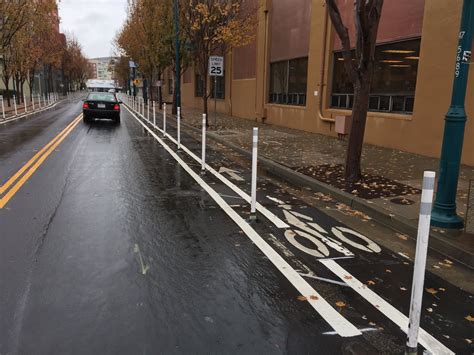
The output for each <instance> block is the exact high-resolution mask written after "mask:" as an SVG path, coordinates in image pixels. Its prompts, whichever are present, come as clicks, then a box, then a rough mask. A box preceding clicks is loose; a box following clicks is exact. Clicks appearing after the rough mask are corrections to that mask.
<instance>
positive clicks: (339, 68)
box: [331, 39, 421, 114]
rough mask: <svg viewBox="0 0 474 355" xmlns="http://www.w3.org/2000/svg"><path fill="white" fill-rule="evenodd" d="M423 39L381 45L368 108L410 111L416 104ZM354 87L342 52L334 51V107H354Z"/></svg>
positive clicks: (378, 50)
mask: <svg viewBox="0 0 474 355" xmlns="http://www.w3.org/2000/svg"><path fill="white" fill-rule="evenodd" d="M420 41H421V40H420V39H416V40H410V41H404V42H397V43H390V44H384V45H378V46H377V48H376V50H375V59H376V63H375V70H374V76H373V80H372V88H371V93H370V100H369V110H370V111H376V112H396V113H405V114H410V113H412V112H413V107H414V104H415V88H416V76H417V73H418V60H419V57H420ZM353 93H354V89H353V87H352V84H351V82H350V80H349V77H348V76H347V74H346V71H345V69H344V61H343V58H342V53H341V52H336V53H334V76H333V85H332V96H331V107H333V108H342V109H351V108H352V105H353V103H354V95H353Z"/></svg>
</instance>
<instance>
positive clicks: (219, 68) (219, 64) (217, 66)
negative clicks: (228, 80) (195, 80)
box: [209, 55, 224, 125]
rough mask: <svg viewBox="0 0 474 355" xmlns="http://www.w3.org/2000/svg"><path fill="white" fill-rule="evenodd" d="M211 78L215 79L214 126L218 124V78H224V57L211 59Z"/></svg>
mask: <svg viewBox="0 0 474 355" xmlns="http://www.w3.org/2000/svg"><path fill="white" fill-rule="evenodd" d="M209 76H213V77H214V125H216V124H217V77H218V76H221V77H222V76H224V57H221V56H216V55H213V56H210V57H209Z"/></svg>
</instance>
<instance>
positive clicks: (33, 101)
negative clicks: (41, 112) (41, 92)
mask: <svg viewBox="0 0 474 355" xmlns="http://www.w3.org/2000/svg"><path fill="white" fill-rule="evenodd" d="M31 106H32V107H33V112H34V111H35V95H33V94H32V95H31Z"/></svg>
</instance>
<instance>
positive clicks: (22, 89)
mask: <svg viewBox="0 0 474 355" xmlns="http://www.w3.org/2000/svg"><path fill="white" fill-rule="evenodd" d="M24 86H25V80H24V79H22V80H20V90H21V98H22V100H23V102H24V101H25V89H24Z"/></svg>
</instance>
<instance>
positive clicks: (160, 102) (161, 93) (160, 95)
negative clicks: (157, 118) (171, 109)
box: [158, 70, 163, 108]
mask: <svg viewBox="0 0 474 355" xmlns="http://www.w3.org/2000/svg"><path fill="white" fill-rule="evenodd" d="M158 81H159V82H160V84H161V85H158V105H159V106H160V108H161V107H162V106H163V92H162V91H161V87H162V86H163V82H162V81H161V70H159V71H158Z"/></svg>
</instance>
